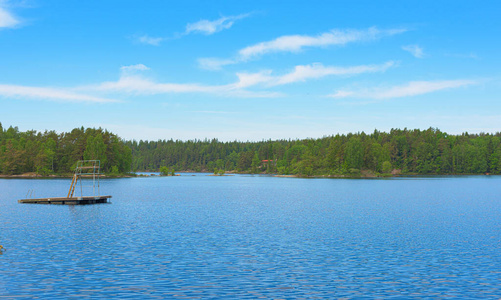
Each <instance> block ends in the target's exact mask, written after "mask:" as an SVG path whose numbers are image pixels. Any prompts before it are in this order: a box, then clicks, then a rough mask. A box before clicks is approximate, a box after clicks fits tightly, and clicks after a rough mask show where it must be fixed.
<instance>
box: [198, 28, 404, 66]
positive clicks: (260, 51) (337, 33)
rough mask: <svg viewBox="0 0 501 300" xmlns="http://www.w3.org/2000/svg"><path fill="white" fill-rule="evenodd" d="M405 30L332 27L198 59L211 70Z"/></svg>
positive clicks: (367, 39) (201, 64)
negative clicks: (223, 56)
mask: <svg viewBox="0 0 501 300" xmlns="http://www.w3.org/2000/svg"><path fill="white" fill-rule="evenodd" d="M405 31H407V30H406V29H388V30H381V29H378V28H376V27H371V28H368V29H366V30H355V29H347V30H338V29H333V30H331V31H329V32H324V33H322V34H319V35H316V36H310V35H284V36H281V37H278V38H276V39H274V40H271V41H266V42H261V43H257V44H255V45H251V46H248V47H245V48H243V49H240V50H239V51H238V53H237V55H236V57H235V58H233V59H217V58H203V59H199V64H200V66H201V67H203V68H206V69H209V68H212V69H213V70H217V69H220V68H221V67H222V66H224V65H229V64H236V63H239V62H245V61H248V60H251V59H256V58H259V57H261V56H263V55H265V54H269V53H277V52H292V53H295V52H300V51H302V50H303V49H304V48H312V47H326V46H332V45H338V46H343V45H346V44H348V43H354V42H362V41H371V40H377V39H380V38H382V37H385V36H392V35H395V34H400V33H403V32H405Z"/></svg>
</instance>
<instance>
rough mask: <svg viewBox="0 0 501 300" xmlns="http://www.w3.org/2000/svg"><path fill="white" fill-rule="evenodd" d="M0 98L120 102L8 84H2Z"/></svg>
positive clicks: (62, 91) (57, 90) (65, 91)
mask: <svg viewBox="0 0 501 300" xmlns="http://www.w3.org/2000/svg"><path fill="white" fill-rule="evenodd" d="M0 96H2V97H12V98H21V99H40V100H52V101H60V102H93V103H107V102H120V101H118V100H115V99H109V98H101V97H94V96H90V95H86V94H81V93H75V92H72V91H69V90H67V89H60V88H47V87H32V86H22V85H7V84H0Z"/></svg>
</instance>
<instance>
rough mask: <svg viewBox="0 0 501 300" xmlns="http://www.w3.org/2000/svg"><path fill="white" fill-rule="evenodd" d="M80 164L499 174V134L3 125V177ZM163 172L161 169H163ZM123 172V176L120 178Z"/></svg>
mask: <svg viewBox="0 0 501 300" xmlns="http://www.w3.org/2000/svg"><path fill="white" fill-rule="evenodd" d="M82 159H100V160H101V167H102V171H103V172H106V173H110V172H111V173H113V174H116V173H125V172H130V171H131V170H144V171H146V170H149V171H154V170H160V172H162V173H163V174H166V175H167V174H170V175H172V174H173V172H174V170H187V171H188V170H193V171H209V172H215V174H220V172H221V170H223V172H224V170H228V171H239V172H244V173H261V172H266V173H279V174H298V175H303V176H314V175H341V174H345V175H349V176H357V174H368V173H371V174H377V173H384V174H388V173H390V172H391V171H392V170H393V169H398V170H400V171H401V172H402V174H484V173H491V174H501V133H495V134H485V133H480V134H468V133H464V134H461V135H448V134H446V133H443V132H441V131H440V130H438V129H434V128H429V129H427V130H418V129H415V130H408V129H406V128H405V129H392V130H391V131H390V132H388V133H386V132H379V131H377V130H375V131H374V132H373V133H372V134H365V133H364V132H361V133H356V134H347V135H339V134H338V135H335V136H326V137H323V138H320V139H304V140H277V141H271V140H268V141H261V142H237V141H234V142H219V141H218V140H217V139H212V140H207V139H206V140H190V141H179V140H159V141H143V140H140V141H139V142H138V141H135V140H134V141H123V140H121V139H120V138H119V137H118V136H116V135H114V134H112V133H110V132H108V131H106V130H103V129H101V128H99V129H95V128H87V129H84V128H83V127H82V128H75V129H73V130H72V131H71V132H65V133H61V134H57V133H55V132H54V131H45V132H36V131H27V132H20V131H19V129H18V128H17V127H12V126H10V127H9V128H5V127H2V125H1V123H0V173H1V174H20V173H25V172H38V173H39V174H44V175H48V174H53V173H69V172H72V171H73V169H74V164H75V162H76V161H78V160H82ZM161 167H162V168H161ZM117 171H118V172H117Z"/></svg>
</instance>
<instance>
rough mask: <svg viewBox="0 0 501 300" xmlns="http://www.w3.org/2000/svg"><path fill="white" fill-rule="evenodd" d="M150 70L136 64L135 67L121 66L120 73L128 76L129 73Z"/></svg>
mask: <svg viewBox="0 0 501 300" xmlns="http://www.w3.org/2000/svg"><path fill="white" fill-rule="evenodd" d="M149 69H150V68H148V67H147V66H145V65H143V64H137V65H129V66H122V67H121V68H120V71H122V73H123V74H129V73H134V72H137V71H147V70H149Z"/></svg>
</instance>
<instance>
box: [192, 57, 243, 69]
mask: <svg viewBox="0 0 501 300" xmlns="http://www.w3.org/2000/svg"><path fill="white" fill-rule="evenodd" d="M235 63H236V62H235V61H234V60H231V59H218V58H199V59H198V65H199V66H200V68H202V69H205V70H211V71H217V70H221V68H222V67H223V66H226V65H232V64H235Z"/></svg>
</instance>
